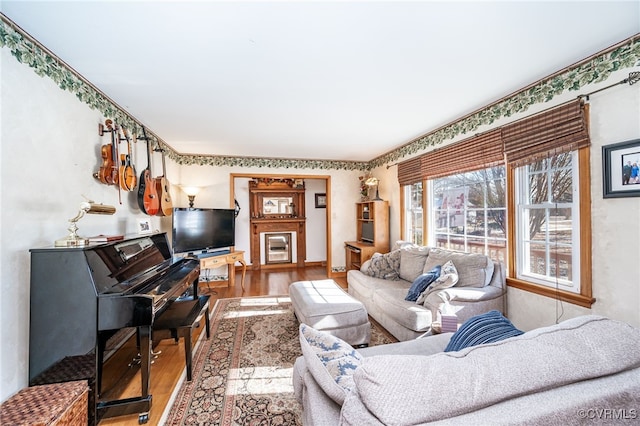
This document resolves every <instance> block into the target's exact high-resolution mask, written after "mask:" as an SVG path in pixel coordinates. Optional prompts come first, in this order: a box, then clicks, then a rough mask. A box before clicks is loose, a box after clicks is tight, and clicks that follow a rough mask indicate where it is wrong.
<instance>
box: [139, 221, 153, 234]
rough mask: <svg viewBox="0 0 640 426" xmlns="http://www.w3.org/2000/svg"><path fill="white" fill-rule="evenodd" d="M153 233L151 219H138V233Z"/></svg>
mask: <svg viewBox="0 0 640 426" xmlns="http://www.w3.org/2000/svg"><path fill="white" fill-rule="evenodd" d="M150 233H151V219H138V234H150Z"/></svg>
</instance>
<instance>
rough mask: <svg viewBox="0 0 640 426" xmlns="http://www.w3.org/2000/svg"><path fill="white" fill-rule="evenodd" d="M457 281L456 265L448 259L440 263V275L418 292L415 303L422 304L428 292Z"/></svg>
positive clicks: (447, 286) (443, 287) (451, 285)
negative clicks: (442, 263)
mask: <svg viewBox="0 0 640 426" xmlns="http://www.w3.org/2000/svg"><path fill="white" fill-rule="evenodd" d="M457 283H458V271H457V269H456V266H455V265H454V264H453V262H452V261H448V262H447V263H445V264H444V265H442V268H440V276H439V277H438V278H437V279H436V280H435V281H434V282H433V283H432V284H431V285H430V286H429V287H427V288H426V289H424V291H423V292H422V293H420V296H418V298H417V299H416V303H418V304H420V305H422V304H424V302H425V301H426V300H427V297H428V296H429V295H430V294H432V293H435V292H436V291H439V290H444V289H446V288H449V287H453V286H454V285H456V284H457ZM425 306H426V305H425Z"/></svg>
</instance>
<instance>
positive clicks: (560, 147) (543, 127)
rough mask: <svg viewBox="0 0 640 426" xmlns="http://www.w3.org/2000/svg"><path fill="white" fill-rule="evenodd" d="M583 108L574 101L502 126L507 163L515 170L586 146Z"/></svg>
mask: <svg viewBox="0 0 640 426" xmlns="http://www.w3.org/2000/svg"><path fill="white" fill-rule="evenodd" d="M585 108H586V106H585V105H584V103H583V102H582V100H581V99H577V100H575V101H572V102H569V103H567V104H564V105H561V106H559V107H557V108H553V109H550V110H548V111H544V112H541V113H539V114H536V115H533V116H531V117H527V118H525V119H522V120H520V121H516V122H515V123H512V124H509V125H506V126H504V127H503V128H502V140H503V143H504V152H505V154H506V157H507V162H509V163H510V164H513V165H515V166H516V167H518V166H522V165H525V164H530V163H534V162H536V161H539V160H541V159H543V158H547V157H551V156H554V155H557V154H560V153H563V152H568V151H573V150H576V149H578V148H583V147H586V146H589V144H590V140H589V131H588V127H587V119H586V112H585Z"/></svg>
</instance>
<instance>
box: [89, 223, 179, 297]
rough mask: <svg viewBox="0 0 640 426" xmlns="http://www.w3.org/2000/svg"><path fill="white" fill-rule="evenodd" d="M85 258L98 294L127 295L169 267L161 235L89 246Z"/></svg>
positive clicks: (168, 256) (167, 254)
mask: <svg viewBox="0 0 640 426" xmlns="http://www.w3.org/2000/svg"><path fill="white" fill-rule="evenodd" d="M85 256H86V258H87V264H88V267H89V272H90V273H91V276H92V278H93V283H94V285H95V287H96V291H97V292H98V294H114V293H126V292H129V291H130V290H131V289H133V288H135V287H137V286H138V285H140V284H142V283H145V282H147V281H148V280H149V279H151V278H153V277H154V276H155V275H157V273H158V271H159V270H162V269H166V268H167V267H168V266H169V265H170V264H171V250H170V249H169V244H168V242H167V236H166V234H165V233H162V234H154V235H146V236H140V237H136V238H130V239H125V240H121V241H114V242H111V243H107V244H101V245H99V246H95V247H90V248H88V249H86V250H85Z"/></svg>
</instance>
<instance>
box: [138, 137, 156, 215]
mask: <svg viewBox="0 0 640 426" xmlns="http://www.w3.org/2000/svg"><path fill="white" fill-rule="evenodd" d="M142 135H143V138H144V141H145V143H146V144H147V168H146V169H144V170H143V171H142V173H140V184H139V185H138V207H140V210H141V211H142V212H143V213H146V214H148V215H149V216H155V215H156V214H158V211H159V210H160V199H159V198H158V191H157V190H156V184H155V181H154V179H153V178H151V147H150V146H149V139H148V138H147V133H146V131H145V130H144V127H143V128H142Z"/></svg>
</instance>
